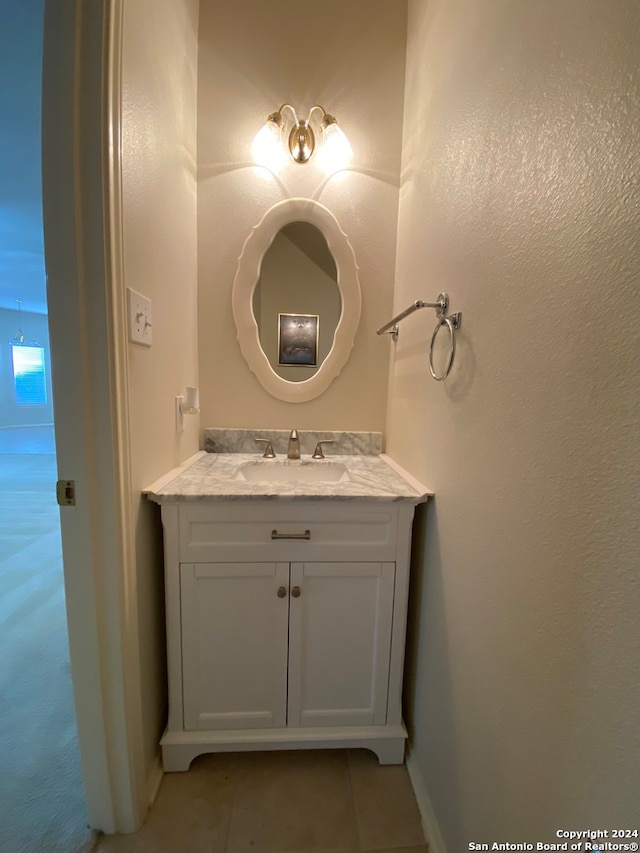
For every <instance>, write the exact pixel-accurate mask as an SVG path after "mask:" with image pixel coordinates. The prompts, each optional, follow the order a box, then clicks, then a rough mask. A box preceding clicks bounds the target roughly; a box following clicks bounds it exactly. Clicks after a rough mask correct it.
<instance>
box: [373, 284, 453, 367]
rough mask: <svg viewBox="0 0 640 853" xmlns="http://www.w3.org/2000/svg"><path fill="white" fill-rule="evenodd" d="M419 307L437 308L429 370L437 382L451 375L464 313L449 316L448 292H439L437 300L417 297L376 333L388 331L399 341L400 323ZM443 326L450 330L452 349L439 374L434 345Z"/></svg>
mask: <svg viewBox="0 0 640 853" xmlns="http://www.w3.org/2000/svg"><path fill="white" fill-rule="evenodd" d="M419 308H435V312H436V317H437V318H438V323H437V325H436V327H435V329H434V330H433V335H432V336H431V343H430V344H429V370H430V372H431V375H432V376H433V378H434V379H435V380H436V382H442V380H443V379H446V378H447V376H448V375H449V371H450V370H451V367H452V366H453V359H454V357H455V354H456V335H455V333H456V331H457V330H458V329H459V328H460V326H461V325H462V313H461V312H460V311H457V312H456V313H455V314H450V315H449V316H447V311H448V310H449V294H448V293H439V294H438V299H437V301H436V302H423V300H422V299H417V300H416V301H415V302H413V303H412V304H411V305H410V306H409V307H408V308H406V309H405V310H404V311H402V312H401V313H400V314H398V315H397V316H396V317H394V318H393V319H392V320H389V322H388V323H385V324H384V326H380V328H379V329H377V330H376V334H378V335H383V334H384V333H385V332H386V333H387V334H389V335H391V338H392V339H393V340H394V341H397V340H398V335H399V331H398V323H399V322H400V321H401V320H404V318H405V317H408V316H409V315H410V314H413V312H414V311H417V310H418V309H419ZM442 326H446V327H447V329H448V330H449V337H450V341H451V350H450V353H449V358H448V359H447V363H446V365H445V369H444V371H443V372H442V374H441V375H440V376H438V374H437V373H436V372H435V369H434V366H433V347H434V344H435V340H436V337H437V336H438V332H439V331H440V329H441V328H442Z"/></svg>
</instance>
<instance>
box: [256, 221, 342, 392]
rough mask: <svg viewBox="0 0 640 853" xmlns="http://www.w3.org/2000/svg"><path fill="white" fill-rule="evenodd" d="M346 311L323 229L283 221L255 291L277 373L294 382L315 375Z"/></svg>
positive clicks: (264, 346) (265, 343) (262, 329)
mask: <svg viewBox="0 0 640 853" xmlns="http://www.w3.org/2000/svg"><path fill="white" fill-rule="evenodd" d="M341 311H342V299H341V298H340V290H339V289H338V280H337V271H336V263H335V261H334V259H333V255H332V254H331V252H330V251H329V247H328V246H327V241H326V240H325V238H324V235H323V234H322V232H321V231H320V229H319V228H317V227H316V226H315V225H311V223H309V222H290V223H289V224H288V225H285V226H284V227H282V228H281V229H280V230H279V231H278V233H277V234H276V236H275V237H274V239H273V242H272V243H271V245H270V246H269V248H268V249H267V251H266V252H265V255H264V257H263V259H262V265H261V267H260V278H259V279H258V284H257V285H256V288H255V290H254V292H253V315H254V317H255V320H256V323H257V325H258V336H259V338H260V345H261V346H262V349H263V351H264V354H265V355H266V357H267V359H268V360H269V364H270V365H271V368H272V369H273V370H274V371H275V373H277V374H278V376H280V377H282V378H283V379H286V380H288V381H289V382H303V381H304V380H306V379H309V378H310V377H311V376H313V375H314V374H315V373H316V372H317V371H318V370H319V368H320V366H321V365H322V363H323V362H324V360H325V359H326V357H327V356H328V355H329V352H330V350H331V347H332V346H333V340H334V337H335V332H336V328H337V326H338V321H339V320H340V313H341ZM314 318H317V319H316V320H314ZM283 362H284V363H283Z"/></svg>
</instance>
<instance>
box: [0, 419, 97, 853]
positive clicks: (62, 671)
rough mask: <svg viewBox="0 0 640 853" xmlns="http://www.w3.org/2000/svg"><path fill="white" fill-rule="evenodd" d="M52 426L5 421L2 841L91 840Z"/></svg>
mask: <svg viewBox="0 0 640 853" xmlns="http://www.w3.org/2000/svg"><path fill="white" fill-rule="evenodd" d="M53 449H54V445H53V431H52V429H51V428H44V427H40V428H29V429H25V430H15V429H7V430H0V648H1V649H2V656H1V661H2V664H1V667H0V767H2V773H0V851H2V853H5V851H6V853H76V851H81V850H87V849H90V845H91V833H90V831H89V830H88V828H87V825H86V813H85V804H84V790H83V785H82V779H81V773H80V759H79V753H78V742H77V734H76V723H75V714H74V709H73V698H72V692H71V677H70V670H69V648H68V643H67V627H66V613H65V600H64V584H63V575H62V557H61V545H60V524H59V513H58V506H57V503H56V499H55V481H56V460H55V455H54V453H53Z"/></svg>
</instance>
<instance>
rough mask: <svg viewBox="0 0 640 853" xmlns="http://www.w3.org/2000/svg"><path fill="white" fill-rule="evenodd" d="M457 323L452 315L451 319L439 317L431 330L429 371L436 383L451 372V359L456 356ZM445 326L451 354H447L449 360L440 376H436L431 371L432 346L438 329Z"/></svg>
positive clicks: (433, 371)
mask: <svg viewBox="0 0 640 853" xmlns="http://www.w3.org/2000/svg"><path fill="white" fill-rule="evenodd" d="M458 324H459V321H458V320H457V319H456V315H455V314H454V315H452V316H451V317H441V318H440V319H439V320H438V325H437V326H436V327H435V329H434V330H433V335H431V343H430V344H429V370H430V371H431V375H432V376H433V378H434V379H435V380H436V382H442V380H443V379H446V378H447V376H448V375H449V371H450V370H451V365H452V364H453V357H454V356H455V354H456V333H455V330H456V328H458ZM443 326H446V327H447V328H448V329H449V337H450V339H451V352H450V353H449V360H448V362H447V365H446V367H445V369H444V373H443V374H442V375H441V376H438V375H437V373H436V372H435V370H434V369H433V345H434V344H435V342H436V338H437V336H438V332H439V331H440V329H441V328H442V327H443Z"/></svg>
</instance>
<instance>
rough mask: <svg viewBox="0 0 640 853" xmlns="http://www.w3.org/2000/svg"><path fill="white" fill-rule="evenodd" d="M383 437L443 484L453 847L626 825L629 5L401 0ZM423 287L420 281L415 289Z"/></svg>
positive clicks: (422, 614)
mask: <svg viewBox="0 0 640 853" xmlns="http://www.w3.org/2000/svg"><path fill="white" fill-rule="evenodd" d="M408 29H409V42H408V63H407V87H406V104H405V125H404V149H403V165H402V186H401V197H400V213H399V245H398V259H397V284H396V294H395V303H396V307H397V308H403V307H404V306H405V305H406V304H408V302H410V301H411V300H412V299H413V298H414V297H416V296H419V297H422V298H426V299H429V298H433V297H435V296H436V294H437V293H438V291H439V289H440V288H441V287H443V286H446V289H448V290H449V292H450V294H451V299H452V310H461V311H462V312H463V315H464V316H463V327H462V330H461V332H460V334H459V337H458V340H459V349H458V353H457V356H456V364H455V367H454V370H453V373H452V375H451V377H450V379H448V380H447V381H446V382H444V383H441V384H439V383H436V382H434V381H433V380H432V379H431V378H430V377H429V375H428V368H427V360H426V348H427V344H428V340H429V337H430V334H431V331H432V328H433V314H432V312H429V313H427V312H426V311H424V312H420V314H418V315H415V316H413V317H411V318H410V319H408V320H406V321H405V322H404V323H403V324H402V326H401V333H400V340H399V342H398V344H397V347H396V350H395V353H396V354H395V360H394V364H393V369H392V378H391V386H390V395H389V416H388V436H387V448H388V451H389V452H390V453H391V455H392V456H393V457H394V458H395V459H397V460H398V461H399V462H400V463H401V464H403V465H405V466H406V467H407V468H408V469H409V470H410V471H412V472H413V473H414V474H415V475H417V476H418V477H420V478H422V479H423V480H425V481H426V482H427V483H429V484H430V485H431V486H432V487H433V488H434V490H435V492H436V495H437V497H436V499H435V501H434V502H433V504H432V506H431V507H430V510H429V513H428V521H427V534H426V535H427V541H426V545H424V543H423V542H421V543H420V547H419V548H418V553H417V559H416V563H415V566H414V576H413V583H414V586H413V598H412V610H413V621H414V632H413V639H412V641H411V644H410V654H409V662H408V689H407V699H408V708H409V717H410V723H411V730H412V737H413V749H414V758H415V761H416V767H417V768H418V770H419V772H420V774H421V775H422V777H423V779H424V781H425V783H426V787H427V789H428V791H429V793H430V797H431V801H432V804H433V808H434V811H435V814H436V816H437V819H438V821H439V823H440V827H441V830H442V833H443V835H444V838H445V840H446V842H447V846H448V849H449V850H450V851H451V852H452V853H453V851H460V850H466V849H468V844H469V842H470V841H485V842H493V841H507V840H508V841H514V842H515V841H531V842H535V841H538V840H543V841H557V840H558V839H556V838H555V837H554V833H555V832H556V831H557V830H558V829H563V828H565V829H572V828H574V829H584V828H602V829H607V828H608V829H611V828H612V827H626V826H633V827H635V826H637V818H638V792H639V791H640V776H639V769H638V767H639V765H638V760H637V756H638V754H639V748H640V712H639V705H638V684H639V683H640V682H639V677H640V668H639V667H640V656H639V655H638V649H639V648H640V638H639V633H638V613H639V612H640V606H639V605H640V601H639V589H640V587H639V584H638V554H639V553H640V535H639V521H638V493H639V487H640V429H639V422H640V359H639V356H640V324H639V322H638V320H639V318H640V291H639V289H638V283H637V275H638V269H639V268H640V249H639V244H638V209H639V203H640V195H639V188H638V180H637V168H638V153H639V152H638V125H637V119H638V115H639V114H640V98H639V95H638V52H637V45H638V39H639V37H640V11H639V7H638V4H637V3H636V0H619V2H616V3H611V2H610V0H593V2H591V3H588V4H585V3H583V2H582V0H567V1H566V2H564V3H558V2H556V0H540V2H537V3H504V2H495V0H429V2H426V0H411V2H410V10H409V25H408ZM416 280H417V281H419V282H420V288H419V293H416V291H415V284H414V282H415V281H416Z"/></svg>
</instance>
